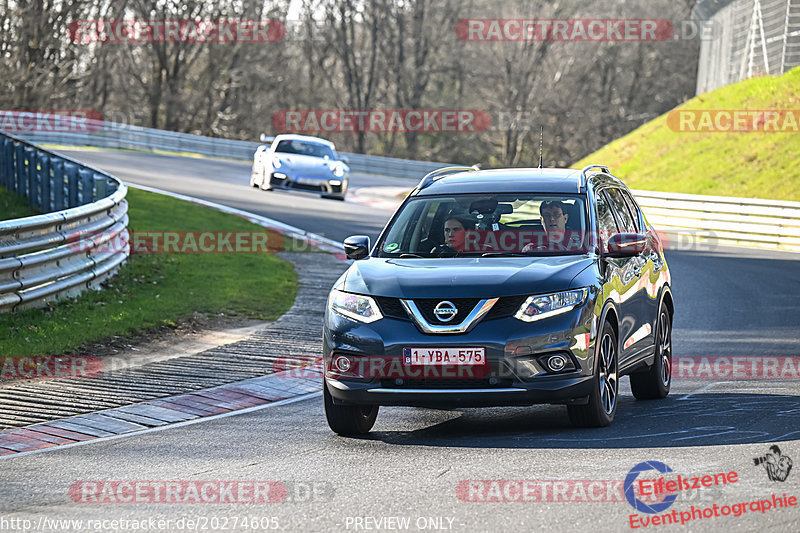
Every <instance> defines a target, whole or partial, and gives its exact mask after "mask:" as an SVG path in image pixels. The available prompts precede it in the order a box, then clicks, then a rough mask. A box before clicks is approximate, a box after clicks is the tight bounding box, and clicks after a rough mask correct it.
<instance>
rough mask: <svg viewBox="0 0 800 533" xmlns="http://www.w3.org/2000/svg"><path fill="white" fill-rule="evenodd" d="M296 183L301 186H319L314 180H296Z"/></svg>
mask: <svg viewBox="0 0 800 533" xmlns="http://www.w3.org/2000/svg"><path fill="white" fill-rule="evenodd" d="M297 183H302V184H303V185H319V180H315V179H314V178H297Z"/></svg>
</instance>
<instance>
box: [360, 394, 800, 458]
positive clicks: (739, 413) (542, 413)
mask: <svg viewBox="0 0 800 533" xmlns="http://www.w3.org/2000/svg"><path fill="white" fill-rule="evenodd" d="M389 412H390V411H388V410H385V411H384V412H383V413H382V414H384V413H389ZM393 412H394V413H395V416H394V417H393V418H400V420H401V422H402V421H405V422H408V423H413V419H414V418H415V414H416V417H417V418H419V415H422V418H424V417H426V416H428V417H430V418H432V419H436V418H437V416H436V415H435V414H434V413H436V412H435V411H430V410H419V409H403V410H402V411H400V410H394V411H393ZM423 413H424V414H423ZM438 413H440V416H441V414H444V413H442V412H438ZM456 413H458V415H457V416H456V417H455V418H450V419H448V420H446V421H442V422H434V423H433V425H431V426H428V427H425V428H424V429H418V430H412V431H380V430H378V431H374V432H373V433H371V434H370V435H369V437H367V438H369V439H375V440H381V441H383V442H386V443H387V444H396V445H417V446H419V445H421V446H448V447H465V448H605V449H608V448H661V447H682V446H721V445H728V444H746V443H758V442H774V441H781V440H791V439H800V429H798V426H797V420H798V417H800V397H798V396H790V395H766V394H696V395H693V396H691V397H689V398H686V399H683V398H681V397H680V396H678V397H674V398H673V397H668V398H667V399H664V400H660V401H646V402H637V401H636V400H634V399H633V398H630V397H623V398H621V399H620V403H619V405H618V407H617V415H616V419H615V420H614V423H613V424H612V425H611V426H610V427H607V428H593V429H578V428H575V427H573V426H572V425H571V424H570V422H569V419H568V418H567V413H566V408H565V407H561V406H534V407H525V408H491V409H463V410H458V411H457V412H456ZM453 414H455V413H452V412H451V413H447V415H449V416H452V415H453ZM380 418H381V415H379V417H378V420H379V422H380ZM432 422H433V420H432Z"/></svg>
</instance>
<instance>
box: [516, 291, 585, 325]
mask: <svg viewBox="0 0 800 533" xmlns="http://www.w3.org/2000/svg"><path fill="white" fill-rule="evenodd" d="M587 292H588V291H587V290H586V289H578V290H574V291H564V292H554V293H550V294H540V295H537V296H529V297H528V299H527V300H525V303H523V304H522V307H520V308H519V311H517V313H516V314H515V315H514V318H516V319H519V320H522V321H524V322H533V321H535V320H541V319H543V318H547V317H550V316H555V315H560V314H561V313H566V312H567V311H571V310H572V309H575V308H576V307H578V306H579V305H580V304H582V303H583V301H584V300H585V299H586V294H587Z"/></svg>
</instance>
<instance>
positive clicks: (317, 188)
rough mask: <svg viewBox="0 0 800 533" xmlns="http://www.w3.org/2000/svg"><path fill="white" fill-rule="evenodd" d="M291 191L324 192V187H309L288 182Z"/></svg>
mask: <svg viewBox="0 0 800 533" xmlns="http://www.w3.org/2000/svg"><path fill="white" fill-rule="evenodd" d="M290 185H291V187H292V189H302V190H304V191H316V192H324V191H325V187H323V186H322V185H310V184H308V183H298V182H296V181H292V182H290Z"/></svg>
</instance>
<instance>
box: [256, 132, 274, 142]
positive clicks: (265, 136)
mask: <svg viewBox="0 0 800 533" xmlns="http://www.w3.org/2000/svg"><path fill="white" fill-rule="evenodd" d="M258 140H259V141H261V142H262V143H268V142H271V141H272V138H270V137H267V134H266V133H262V134H261V135H259V136H258Z"/></svg>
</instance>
